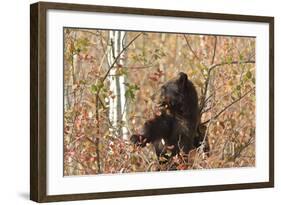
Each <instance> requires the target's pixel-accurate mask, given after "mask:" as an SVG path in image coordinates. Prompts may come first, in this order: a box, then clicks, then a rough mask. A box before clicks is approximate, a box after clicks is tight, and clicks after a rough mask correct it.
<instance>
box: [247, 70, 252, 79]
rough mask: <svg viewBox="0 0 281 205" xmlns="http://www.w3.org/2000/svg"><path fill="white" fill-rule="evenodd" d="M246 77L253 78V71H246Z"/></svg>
mask: <svg viewBox="0 0 281 205" xmlns="http://www.w3.org/2000/svg"><path fill="white" fill-rule="evenodd" d="M246 77H247V78H248V79H251V78H252V73H251V71H248V72H247V73H246Z"/></svg>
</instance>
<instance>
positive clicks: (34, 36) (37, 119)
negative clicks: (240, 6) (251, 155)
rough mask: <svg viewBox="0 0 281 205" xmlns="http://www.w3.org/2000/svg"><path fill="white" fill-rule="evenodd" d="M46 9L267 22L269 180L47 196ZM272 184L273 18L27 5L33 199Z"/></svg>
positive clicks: (193, 190)
mask: <svg viewBox="0 0 281 205" xmlns="http://www.w3.org/2000/svg"><path fill="white" fill-rule="evenodd" d="M49 9H55V10H56V9H57V10H65V11H85V12H105V13H121V14H138V15H153V16H159V17H161V16H162V17H164V16H170V17H183V18H198V19H216V20H229V21H243V22H262V23H267V24H269V84H270V86H269V88H268V89H269V121H270V122H269V151H270V153H269V167H268V168H269V181H267V182H257V183H241V184H226V185H212V186H209V185H206V186H196V187H178V188H163V189H149V190H147V189H146V190H132V191H115V192H102V193H86V194H84V193H83V194H80V193H76V194H69V195H47V192H46V187H47V180H46V179H47V160H46V153H47V149H46V146H47V143H46V141H47V139H46V137H47V135H46V133H47V126H46V122H47V120H46V117H47V92H46V89H47V80H46V73H47V70H46V69H47V67H46V55H47V54H46V40H47V30H46V29H47V27H46V12H47V10H49ZM266 187H274V17H265V16H248V15H234V14H219V13H203V12H187V11H172V10H156V9H143V8H125V7H109V6H96V5H82V4H65V3H49V2H39V3H35V4H32V5H31V6H30V199H31V200H33V201H36V202H53V201H68V200H86V199H101V198H114V197H132V196H147V195H160V194H179V193H190V192H209V191H223V190H237V189H252V188H266Z"/></svg>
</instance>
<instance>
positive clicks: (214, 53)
mask: <svg viewBox="0 0 281 205" xmlns="http://www.w3.org/2000/svg"><path fill="white" fill-rule="evenodd" d="M216 50H217V36H215V44H214V51H213V57H212V61H211V65H213V64H214V61H215V57H216Z"/></svg>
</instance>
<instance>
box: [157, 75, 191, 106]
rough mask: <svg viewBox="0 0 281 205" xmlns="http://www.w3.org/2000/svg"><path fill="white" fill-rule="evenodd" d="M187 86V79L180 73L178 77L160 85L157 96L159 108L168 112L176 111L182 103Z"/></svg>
mask: <svg viewBox="0 0 281 205" xmlns="http://www.w3.org/2000/svg"><path fill="white" fill-rule="evenodd" d="M187 86H188V77H187V75H186V74H185V73H183V72H180V73H179V74H178V76H177V77H176V78H174V79H172V80H170V81H168V82H167V83H165V84H164V85H162V87H161V90H160V96H159V103H158V104H159V106H160V107H162V108H166V109H169V110H178V109H180V108H181V106H182V103H183V102H184V98H185V92H186V90H187Z"/></svg>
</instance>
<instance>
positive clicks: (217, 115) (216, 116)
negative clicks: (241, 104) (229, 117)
mask: <svg viewBox="0 0 281 205" xmlns="http://www.w3.org/2000/svg"><path fill="white" fill-rule="evenodd" d="M253 90H255V87H253V88H252V89H250V90H249V91H247V92H246V93H245V94H244V95H242V96H241V97H240V98H238V99H236V100H234V101H233V102H231V103H230V104H228V105H227V106H226V107H224V108H223V109H222V110H221V111H219V112H218V113H217V114H216V115H215V116H214V117H213V119H216V118H218V117H219V116H220V115H221V114H222V113H223V112H224V111H226V110H227V109H228V108H230V107H231V106H232V105H234V104H235V103H237V102H238V101H240V100H242V99H243V98H244V97H245V96H247V95H248V94H249V93H251V92H252V91H253ZM210 120H211V119H209V120H206V121H205V122H202V123H201V125H204V124H206V123H208V122H210Z"/></svg>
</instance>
